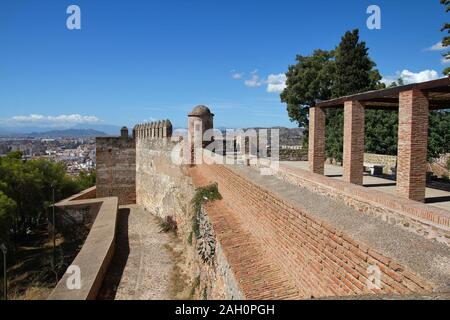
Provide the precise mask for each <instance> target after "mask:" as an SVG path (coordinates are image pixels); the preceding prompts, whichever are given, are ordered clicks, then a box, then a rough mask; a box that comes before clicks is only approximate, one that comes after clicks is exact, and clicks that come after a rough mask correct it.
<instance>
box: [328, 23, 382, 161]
mask: <svg viewBox="0 0 450 320" xmlns="http://www.w3.org/2000/svg"><path fill="white" fill-rule="evenodd" d="M368 50H369V49H368V48H367V47H366V44H365V42H360V41H359V31H358V30H357V29H356V30H353V31H351V32H350V31H348V32H346V33H345V35H344V36H343V37H342V40H341V43H340V44H339V46H338V47H337V48H336V62H335V75H334V81H333V89H332V96H333V98H339V97H342V96H347V95H351V94H355V93H360V92H365V91H369V90H375V89H380V88H383V87H384V85H383V84H381V83H380V80H381V75H380V73H379V72H378V70H376V69H375V66H376V64H375V63H374V62H373V61H372V60H371V59H370V57H369V53H368ZM371 117H377V118H378V116H377V115H375V112H374V111H372V110H368V111H367V112H366V118H369V119H368V120H369V121H368V123H371V122H372V121H371ZM326 119H327V127H326V153H327V157H330V158H335V159H336V160H338V161H342V153H343V144H344V115H343V110H342V109H330V110H328V111H327V117H326ZM385 124H386V125H387V124H388V123H387V122H386V123H381V124H380V125H381V126H382V127H383V126H384V125H385Z"/></svg>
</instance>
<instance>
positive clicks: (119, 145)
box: [96, 128, 136, 205]
mask: <svg viewBox="0 0 450 320" xmlns="http://www.w3.org/2000/svg"><path fill="white" fill-rule="evenodd" d="M96 157H97V164H96V173H97V181H96V185H97V198H105V197H112V196H116V197H118V198H119V205H124V204H132V203H135V202H136V145H135V140H134V139H133V138H130V137H129V136H128V130H127V129H126V128H122V132H121V136H120V137H97V139H96Z"/></svg>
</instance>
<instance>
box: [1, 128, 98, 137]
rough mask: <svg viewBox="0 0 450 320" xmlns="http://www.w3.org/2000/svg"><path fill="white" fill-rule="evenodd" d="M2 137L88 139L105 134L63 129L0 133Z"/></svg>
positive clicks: (91, 130)
mask: <svg viewBox="0 0 450 320" xmlns="http://www.w3.org/2000/svg"><path fill="white" fill-rule="evenodd" d="M0 136H3V137H15V138H20V137H23V138H25V137H27V138H50V139H53V138H69V137H71V138H88V137H102V136H107V134H106V133H104V132H102V131H98V130H93V129H64V130H50V131H44V132H30V133H1V132H0Z"/></svg>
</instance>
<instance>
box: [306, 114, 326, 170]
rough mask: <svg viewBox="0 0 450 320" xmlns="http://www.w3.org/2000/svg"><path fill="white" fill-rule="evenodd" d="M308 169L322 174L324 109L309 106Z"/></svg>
mask: <svg viewBox="0 0 450 320" xmlns="http://www.w3.org/2000/svg"><path fill="white" fill-rule="evenodd" d="M308 161H309V171H311V172H314V173H318V174H324V168H325V111H324V110H323V109H321V108H317V107H314V108H309V146H308Z"/></svg>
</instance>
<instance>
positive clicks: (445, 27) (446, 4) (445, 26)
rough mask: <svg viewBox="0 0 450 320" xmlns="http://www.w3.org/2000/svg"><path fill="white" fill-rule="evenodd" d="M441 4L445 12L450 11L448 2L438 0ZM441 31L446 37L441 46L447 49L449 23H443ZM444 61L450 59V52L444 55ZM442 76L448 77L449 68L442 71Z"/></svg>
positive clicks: (449, 0) (449, 37) (448, 44)
mask: <svg viewBox="0 0 450 320" xmlns="http://www.w3.org/2000/svg"><path fill="white" fill-rule="evenodd" d="M440 1H441V4H443V5H444V6H445V12H449V11H450V0H440ZM441 31H447V36H445V37H444V38H443V39H442V45H443V46H444V47H448V46H450V36H449V34H450V23H444V25H443V26H442V29H441ZM444 59H450V52H447V53H445V54H444ZM444 74H445V75H447V76H448V75H449V74H450V67H448V68H446V69H445V70H444Z"/></svg>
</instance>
